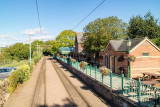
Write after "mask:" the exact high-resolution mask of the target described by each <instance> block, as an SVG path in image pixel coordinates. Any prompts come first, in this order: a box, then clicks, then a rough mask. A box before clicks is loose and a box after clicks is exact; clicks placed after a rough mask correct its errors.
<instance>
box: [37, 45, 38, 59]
mask: <svg viewBox="0 0 160 107" xmlns="http://www.w3.org/2000/svg"><path fill="white" fill-rule="evenodd" d="M37 58H38V43H37Z"/></svg>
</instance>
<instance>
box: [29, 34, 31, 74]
mask: <svg viewBox="0 0 160 107" xmlns="http://www.w3.org/2000/svg"><path fill="white" fill-rule="evenodd" d="M29 49H30V72H31V35H29Z"/></svg>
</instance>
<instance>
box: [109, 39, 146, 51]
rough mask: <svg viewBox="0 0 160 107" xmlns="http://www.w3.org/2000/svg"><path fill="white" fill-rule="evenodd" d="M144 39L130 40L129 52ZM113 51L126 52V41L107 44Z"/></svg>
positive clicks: (114, 41)
mask: <svg viewBox="0 0 160 107" xmlns="http://www.w3.org/2000/svg"><path fill="white" fill-rule="evenodd" d="M144 39H145V38H139V39H131V47H130V50H131V49H133V48H134V47H135V46H136V45H138V44H139V43H140V42H141V41H143V40H144ZM109 43H110V44H111V45H112V47H113V48H114V50H115V51H128V46H127V40H110V42H109Z"/></svg>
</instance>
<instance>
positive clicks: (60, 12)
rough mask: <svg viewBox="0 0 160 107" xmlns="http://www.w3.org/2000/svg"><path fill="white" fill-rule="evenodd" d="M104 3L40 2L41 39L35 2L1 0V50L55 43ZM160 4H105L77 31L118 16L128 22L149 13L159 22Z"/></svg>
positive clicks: (111, 0) (159, 0)
mask: <svg viewBox="0 0 160 107" xmlns="http://www.w3.org/2000/svg"><path fill="white" fill-rule="evenodd" d="M102 1H103V0H38V6H39V14H40V20H41V26H42V32H43V35H42V36H41V35H40V32H39V24H38V16H37V10H36V0H0V47H3V46H9V45H12V44H14V43H17V42H23V43H28V39H29V37H28V35H29V34H31V35H32V37H31V39H32V41H33V40H37V39H38V40H53V39H55V37H56V36H57V35H59V34H60V33H61V32H62V31H63V30H71V29H73V27H74V26H75V25H76V24H78V23H79V22H80V21H81V20H82V19H83V18H84V17H85V16H86V15H88V14H89V13H90V12H91V11H92V10H93V9H94V8H95V7H96V6H97V5H98V4H100V3H101V2H102ZM159 6H160V0H106V1H105V2H104V3H103V4H102V5H101V6H100V7H99V8H98V9H97V10H95V11H94V12H93V13H92V14H91V15H90V16H89V17H88V18H87V19H86V20H84V21H83V22H82V23H81V24H80V25H79V26H77V27H76V28H75V29H74V31H76V32H82V31H83V28H84V27H85V25H87V24H88V23H89V22H91V21H94V20H95V19H97V18H106V17H109V16H117V17H118V18H119V19H122V20H123V21H124V22H127V23H128V22H129V20H130V18H131V17H132V16H136V15H141V16H144V15H145V14H146V13H147V12H148V11H150V12H151V13H152V15H153V16H154V17H155V18H157V19H160V8H159Z"/></svg>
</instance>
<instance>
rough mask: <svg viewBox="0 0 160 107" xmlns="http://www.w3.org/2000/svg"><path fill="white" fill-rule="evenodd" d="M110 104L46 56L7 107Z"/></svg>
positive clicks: (104, 105) (99, 106) (7, 103)
mask: <svg viewBox="0 0 160 107" xmlns="http://www.w3.org/2000/svg"><path fill="white" fill-rule="evenodd" d="M43 106H46V107H66V106H67V107H75V106H80V107H88V106H92V107H108V106H111V104H110V103H109V102H107V101H103V100H102V99H101V98H100V97H99V96H98V95H96V94H95V93H94V92H93V90H92V89H90V88H89V87H88V86H86V85H85V84H84V83H83V82H81V81H80V80H79V79H78V78H77V77H76V76H74V75H73V74H72V73H70V72H69V71H68V70H67V69H66V68H64V67H63V66H62V65H61V64H59V63H58V62H57V61H56V60H54V59H52V58H49V57H44V58H43V59H41V60H40V62H39V63H38V64H37V65H36V67H35V69H34V72H33V73H32V76H31V78H30V80H28V81H26V82H25V83H24V84H22V85H20V86H19V87H18V88H17V89H16V91H15V92H14V93H13V94H12V95H11V96H10V97H9V99H8V101H7V102H6V103H5V105H4V107H43Z"/></svg>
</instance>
